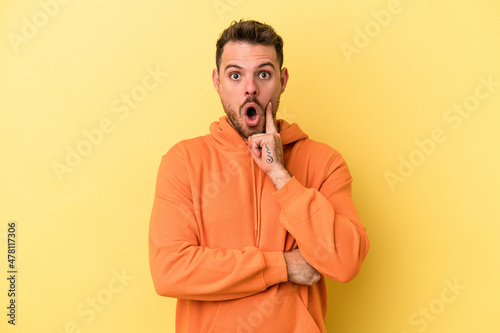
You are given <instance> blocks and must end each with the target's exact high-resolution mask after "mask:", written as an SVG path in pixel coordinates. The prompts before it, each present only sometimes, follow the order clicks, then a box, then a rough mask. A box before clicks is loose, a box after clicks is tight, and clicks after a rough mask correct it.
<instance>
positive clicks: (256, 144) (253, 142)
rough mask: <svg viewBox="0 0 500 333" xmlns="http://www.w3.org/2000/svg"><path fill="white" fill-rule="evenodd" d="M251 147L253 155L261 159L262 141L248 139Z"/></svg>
mask: <svg viewBox="0 0 500 333" xmlns="http://www.w3.org/2000/svg"><path fill="white" fill-rule="evenodd" d="M250 142H251V145H250V146H249V149H250V151H251V152H252V154H254V156H255V157H260V156H261V148H260V146H259V144H260V140H255V139H254V138H253V137H249V138H248V143H249V144H250Z"/></svg>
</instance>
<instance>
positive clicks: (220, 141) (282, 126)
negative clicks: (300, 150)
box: [210, 116, 308, 153]
mask: <svg viewBox="0 0 500 333" xmlns="http://www.w3.org/2000/svg"><path fill="white" fill-rule="evenodd" d="M278 132H279V134H280V136H281V141H282V142H283V146H286V145H288V144H291V143H294V142H297V141H299V140H303V139H307V138H308V136H307V134H306V133H304V132H303V131H302V130H301V129H300V127H299V125H297V124H296V123H293V124H289V123H288V122H287V121H286V120H284V119H278ZM210 133H211V134H212V135H211V137H212V138H213V141H214V144H215V145H217V146H218V148H220V149H222V150H225V151H230V152H242V153H247V152H248V148H247V140H244V139H243V138H242V137H241V136H240V135H239V134H238V132H237V131H236V130H235V129H234V128H233V127H232V126H231V124H229V121H228V119H227V116H223V117H220V118H219V121H214V122H213V123H212V124H211V125H210Z"/></svg>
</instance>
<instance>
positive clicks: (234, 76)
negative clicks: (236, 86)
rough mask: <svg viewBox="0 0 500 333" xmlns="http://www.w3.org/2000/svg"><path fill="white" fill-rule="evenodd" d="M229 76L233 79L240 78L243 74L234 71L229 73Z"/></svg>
mask: <svg viewBox="0 0 500 333" xmlns="http://www.w3.org/2000/svg"><path fill="white" fill-rule="evenodd" d="M229 77H230V78H231V79H233V80H238V79H239V78H240V77H241V75H240V74H239V73H236V72H233V73H231V74H229Z"/></svg>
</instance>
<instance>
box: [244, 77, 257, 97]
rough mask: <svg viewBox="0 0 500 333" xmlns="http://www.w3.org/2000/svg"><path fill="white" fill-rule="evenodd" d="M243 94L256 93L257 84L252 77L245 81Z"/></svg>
mask: <svg viewBox="0 0 500 333" xmlns="http://www.w3.org/2000/svg"><path fill="white" fill-rule="evenodd" d="M245 95H247V96H248V95H254V96H256V95H257V86H256V85H255V82H254V81H253V78H249V79H248V80H247V81H246V83H245Z"/></svg>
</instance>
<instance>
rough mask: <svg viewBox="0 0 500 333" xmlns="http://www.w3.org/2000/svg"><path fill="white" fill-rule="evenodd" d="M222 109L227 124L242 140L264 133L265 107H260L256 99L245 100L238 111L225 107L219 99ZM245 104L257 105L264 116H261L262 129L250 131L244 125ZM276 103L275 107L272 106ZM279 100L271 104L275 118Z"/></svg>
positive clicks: (228, 106)
mask: <svg viewBox="0 0 500 333" xmlns="http://www.w3.org/2000/svg"><path fill="white" fill-rule="evenodd" d="M221 103H222V107H223V108H224V112H225V113H226V115H227V119H228V121H229V124H230V125H231V126H232V127H233V128H234V129H235V130H236V132H238V134H239V135H240V136H241V137H242V138H243V139H244V140H247V139H248V137H250V136H252V135H255V134H261V133H265V132H266V111H265V110H266V109H265V107H262V105H261V104H260V103H259V101H257V99H256V98H251V97H250V98H247V100H246V101H245V102H244V103H243V104H242V105H241V106H240V107H239V108H238V110H234V109H233V108H232V107H231V106H230V105H227V104H225V103H224V101H223V100H222V99H221ZM247 103H255V104H257V105H258V106H259V107H260V109H261V110H262V111H263V112H264V114H262V115H261V117H262V119H263V124H264V125H263V126H262V129H260V130H259V129H255V130H250V129H249V127H248V126H247V125H246V121H245V119H244V118H243V116H242V114H243V112H242V111H243V108H244V107H245V105H246V104H247ZM274 103H276V105H274ZM279 103H280V100H279V98H278V101H277V102H273V109H274V110H273V116H276V113H277V110H278V107H279Z"/></svg>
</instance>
